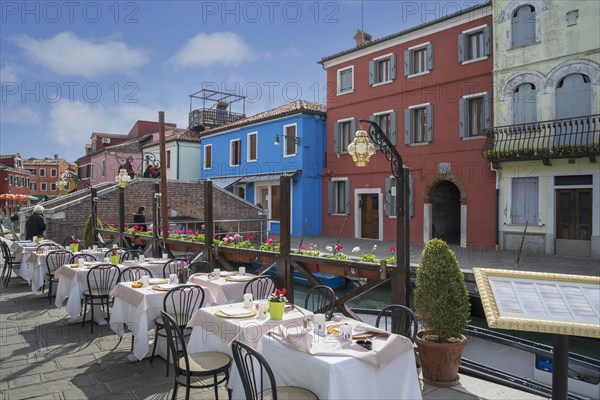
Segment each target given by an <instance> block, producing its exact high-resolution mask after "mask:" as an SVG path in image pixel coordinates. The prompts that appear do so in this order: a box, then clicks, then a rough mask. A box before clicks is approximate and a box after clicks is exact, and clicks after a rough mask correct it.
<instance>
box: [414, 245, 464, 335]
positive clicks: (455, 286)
mask: <svg viewBox="0 0 600 400" xmlns="http://www.w3.org/2000/svg"><path fill="white" fill-rule="evenodd" d="M414 299H415V309H416V311H417V316H418V318H419V320H420V321H421V323H422V324H423V325H424V326H425V328H426V330H427V331H428V332H427V333H428V335H427V337H426V338H425V340H427V341H430V342H437V343H447V342H452V341H453V339H455V340H457V338H460V335H461V334H462V331H463V329H464V328H465V326H466V325H467V323H468V322H469V315H470V307H471V305H470V304H469V293H468V291H467V286H466V285H465V281H464V277H463V273H462V271H461V270H460V268H459V266H458V260H457V259H456V256H455V255H454V252H453V251H452V250H451V249H450V247H448V245H447V244H446V242H444V241H443V240H440V239H432V240H430V241H429V242H427V244H426V245H425V248H424V249H423V252H422V253H421V265H420V266H419V268H417V283H416V289H415V296H414Z"/></svg>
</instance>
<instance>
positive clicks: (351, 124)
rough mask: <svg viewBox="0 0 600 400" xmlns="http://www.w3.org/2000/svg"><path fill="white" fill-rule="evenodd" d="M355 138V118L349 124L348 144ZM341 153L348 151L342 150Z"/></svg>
mask: <svg viewBox="0 0 600 400" xmlns="http://www.w3.org/2000/svg"><path fill="white" fill-rule="evenodd" d="M355 136H356V118H352V122H350V143H352V141H353V140H354V137H355ZM342 151H348V149H342Z"/></svg>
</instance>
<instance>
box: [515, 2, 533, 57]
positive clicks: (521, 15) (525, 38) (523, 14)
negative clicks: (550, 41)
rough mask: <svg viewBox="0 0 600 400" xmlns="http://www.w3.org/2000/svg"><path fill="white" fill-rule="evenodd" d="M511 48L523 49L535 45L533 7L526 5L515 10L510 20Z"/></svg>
mask: <svg viewBox="0 0 600 400" xmlns="http://www.w3.org/2000/svg"><path fill="white" fill-rule="evenodd" d="M510 29H511V36H512V43H511V44H512V47H513V48H516V47H523V46H528V45H530V44H534V43H535V31H536V13H535V7H534V6H532V5H530V4H526V5H523V6H521V7H519V8H517V9H516V10H515V11H514V12H513V15H512V19H511V27H510Z"/></svg>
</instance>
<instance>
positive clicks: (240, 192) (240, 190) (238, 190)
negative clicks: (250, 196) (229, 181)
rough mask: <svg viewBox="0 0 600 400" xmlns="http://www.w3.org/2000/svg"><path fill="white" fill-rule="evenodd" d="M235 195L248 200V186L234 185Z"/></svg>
mask: <svg viewBox="0 0 600 400" xmlns="http://www.w3.org/2000/svg"><path fill="white" fill-rule="evenodd" d="M233 194H235V195H236V196H238V197H239V198H242V199H244V200H246V186H245V185H234V186H233Z"/></svg>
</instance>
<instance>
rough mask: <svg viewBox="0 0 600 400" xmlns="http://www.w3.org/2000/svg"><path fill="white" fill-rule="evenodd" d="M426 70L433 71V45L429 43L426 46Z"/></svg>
mask: <svg viewBox="0 0 600 400" xmlns="http://www.w3.org/2000/svg"><path fill="white" fill-rule="evenodd" d="M426 52H427V70H428V71H431V70H432V69H433V43H429V44H428V45H427V50H426Z"/></svg>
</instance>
